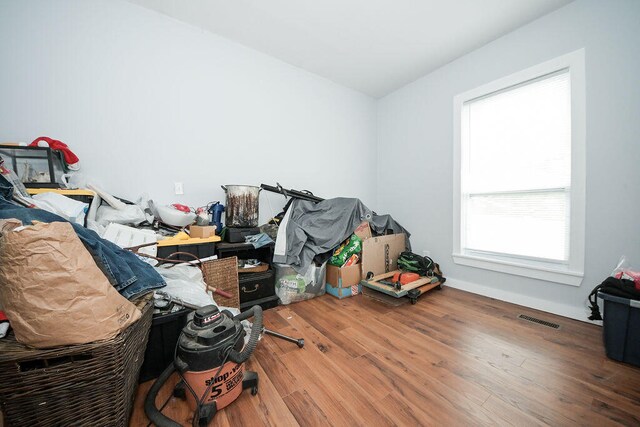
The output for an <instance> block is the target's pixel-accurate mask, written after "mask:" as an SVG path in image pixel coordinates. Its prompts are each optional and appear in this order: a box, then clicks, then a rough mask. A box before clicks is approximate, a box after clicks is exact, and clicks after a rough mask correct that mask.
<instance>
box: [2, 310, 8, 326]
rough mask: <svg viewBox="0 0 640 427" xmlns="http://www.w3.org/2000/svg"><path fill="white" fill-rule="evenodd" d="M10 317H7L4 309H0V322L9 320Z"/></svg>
mask: <svg viewBox="0 0 640 427" xmlns="http://www.w3.org/2000/svg"><path fill="white" fill-rule="evenodd" d="M8 321H9V319H7V315H6V314H4V311H0V323H2V322H8Z"/></svg>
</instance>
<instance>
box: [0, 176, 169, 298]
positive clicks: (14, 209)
mask: <svg viewBox="0 0 640 427" xmlns="http://www.w3.org/2000/svg"><path fill="white" fill-rule="evenodd" d="M12 195H13V186H12V185H11V183H10V182H9V181H7V180H6V178H5V177H4V176H2V175H0V219H8V218H16V219H19V220H20V221H22V223H23V224H25V225H27V224H31V222H32V221H34V220H35V221H40V222H47V223H48V222H69V221H67V220H65V219H64V218H62V217H60V216H58V215H56V214H53V213H51V212H47V211H44V210H42V209H30V208H25V207H22V206H18V205H16V204H14V203H12V202H10V200H11V198H12ZM71 225H72V226H73V229H74V230H75V232H76V234H77V235H78V237H79V238H80V240H81V241H82V243H83V244H84V246H85V248H87V250H88V251H89V253H90V254H91V256H92V257H93V259H94V260H95V262H96V264H97V265H98V267H100V269H101V270H102V272H103V273H104V274H105V276H106V277H107V279H109V282H110V283H111V284H112V285H113V287H115V288H116V289H117V290H118V292H120V294H121V295H122V296H124V297H125V298H128V299H133V298H136V297H138V296H141V295H144V294H146V293H148V292H151V290H153V289H156V288H161V287H163V286H165V282H164V279H163V278H162V277H161V276H160V275H159V274H158V273H157V272H156V271H155V270H154V269H153V267H151V266H150V265H149V264H147V263H145V262H144V261H141V260H140V259H138V257H137V256H136V255H134V254H133V253H131V252H129V251H126V250H124V249H122V248H120V247H119V246H117V245H115V244H113V243H111V242H109V241H108V240H104V239H102V238H101V237H100V236H98V234H97V233H95V232H94V231H92V230H89V229H86V228H84V227H82V226H81V225H78V224H74V223H72V224H71Z"/></svg>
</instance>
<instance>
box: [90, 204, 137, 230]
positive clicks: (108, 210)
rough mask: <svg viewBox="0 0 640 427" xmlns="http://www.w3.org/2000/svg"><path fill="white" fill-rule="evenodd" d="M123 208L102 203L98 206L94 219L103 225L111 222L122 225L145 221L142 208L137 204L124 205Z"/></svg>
mask: <svg viewBox="0 0 640 427" xmlns="http://www.w3.org/2000/svg"><path fill="white" fill-rule="evenodd" d="M125 206H126V207H125V208H124V209H115V208H113V207H111V206H109V205H102V206H100V207H99V208H98V212H97V214H96V221H97V223H98V224H100V225H101V226H103V227H106V226H107V225H109V224H110V223H112V222H115V223H116V224H123V225H139V224H142V223H143V222H145V221H146V219H147V217H146V216H145V214H144V212H142V209H140V206H138V205H125Z"/></svg>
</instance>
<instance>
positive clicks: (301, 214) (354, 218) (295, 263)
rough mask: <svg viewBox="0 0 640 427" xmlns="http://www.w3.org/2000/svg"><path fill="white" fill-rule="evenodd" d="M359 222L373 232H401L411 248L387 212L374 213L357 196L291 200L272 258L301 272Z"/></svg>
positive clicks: (398, 226)
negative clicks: (318, 199) (319, 200)
mask: <svg viewBox="0 0 640 427" xmlns="http://www.w3.org/2000/svg"><path fill="white" fill-rule="evenodd" d="M363 221H368V222H369V224H370V226H371V229H372V230H373V231H374V233H376V234H385V233H386V232H387V231H390V232H392V233H405V234H406V235H407V240H406V242H407V250H411V245H410V243H409V236H410V234H409V232H408V231H407V230H405V229H404V228H403V227H402V226H401V225H400V224H398V223H397V222H396V221H395V220H394V219H393V218H391V216H390V215H375V214H374V213H373V212H372V211H371V209H369V208H368V207H366V206H365V205H364V204H363V203H362V202H361V201H360V200H359V199H348V198H342V197H338V198H335V199H327V200H323V201H321V202H319V203H314V202H309V201H306V200H294V201H293V202H292V203H291V206H290V207H289V209H288V210H287V213H286V214H285V216H284V218H283V219H282V223H281V224H280V228H279V230H278V237H277V239H276V247H275V253H274V257H273V260H274V262H277V263H279V264H289V265H291V266H292V267H293V268H294V269H295V270H296V271H298V272H304V271H306V270H307V268H308V267H309V265H311V262H312V261H313V258H314V257H315V256H316V255H320V254H325V253H327V252H329V251H331V250H333V249H334V248H335V247H336V246H338V245H339V244H340V243H341V242H342V241H343V240H345V239H346V238H347V237H349V236H351V234H353V232H354V230H355V229H356V228H357V227H358V225H360V224H361V223H362V222H363Z"/></svg>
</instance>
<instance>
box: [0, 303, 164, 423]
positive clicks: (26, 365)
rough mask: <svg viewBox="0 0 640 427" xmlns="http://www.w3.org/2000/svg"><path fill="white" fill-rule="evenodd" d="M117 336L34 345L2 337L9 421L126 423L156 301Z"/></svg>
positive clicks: (1, 385)
mask: <svg viewBox="0 0 640 427" xmlns="http://www.w3.org/2000/svg"><path fill="white" fill-rule="evenodd" d="M137 306H138V307H139V308H140V309H141V310H142V317H141V318H140V320H138V321H137V322H136V323H134V324H133V325H131V326H130V327H129V328H127V329H126V330H125V331H124V332H122V333H121V334H119V335H118V336H117V337H115V338H113V339H111V340H106V341H100V342H95V343H90V344H81V345H73V346H65V347H57V348H52V349H31V348H27V347H25V346H23V345H22V344H19V343H17V342H16V341H15V339H13V334H11V336H9V337H7V338H6V339H3V340H0V408H2V413H3V414H4V421H5V423H6V424H7V426H67V425H83V426H89V425H90V426H127V425H128V422H129V415H130V414H131V408H132V405H133V398H134V392H135V389H136V387H137V385H138V374H139V371H140V366H141V365H142V361H143V358H144V350H145V348H146V346H147V339H148V336H149V329H150V327H151V316H152V314H153V305H152V303H151V299H150V298H149V297H145V298H143V299H141V300H139V301H138V302H137Z"/></svg>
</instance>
